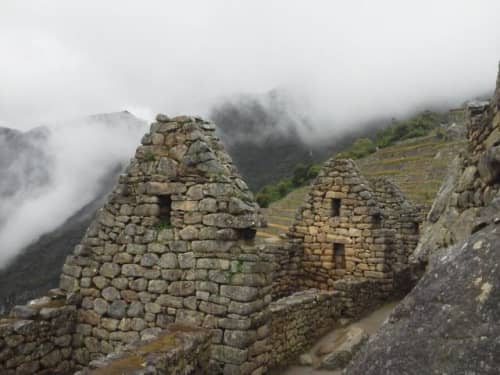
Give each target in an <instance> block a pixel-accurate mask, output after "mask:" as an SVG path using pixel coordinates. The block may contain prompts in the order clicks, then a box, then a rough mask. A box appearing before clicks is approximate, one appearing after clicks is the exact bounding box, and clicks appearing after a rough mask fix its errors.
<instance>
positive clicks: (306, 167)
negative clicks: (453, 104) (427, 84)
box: [256, 111, 447, 207]
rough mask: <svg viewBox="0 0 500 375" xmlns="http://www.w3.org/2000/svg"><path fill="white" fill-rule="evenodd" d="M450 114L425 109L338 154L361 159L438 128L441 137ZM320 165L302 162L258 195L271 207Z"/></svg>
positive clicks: (307, 181) (303, 181)
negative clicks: (442, 124) (443, 125)
mask: <svg viewBox="0 0 500 375" xmlns="http://www.w3.org/2000/svg"><path fill="white" fill-rule="evenodd" d="M446 121H447V118H446V114H443V113H437V112H432V111H424V112H421V113H419V114H417V115H415V116H413V117H411V118H409V119H407V120H403V121H397V120H393V121H392V123H391V124H390V125H389V126H387V127H385V128H383V129H381V130H379V131H378V132H376V133H374V135H373V136H371V138H368V137H362V138H357V139H355V140H354V141H353V142H352V144H351V145H350V146H349V147H347V148H346V149H344V150H343V151H341V152H339V153H337V154H336V156H335V157H336V158H349V159H361V158H364V157H366V156H368V155H370V154H373V153H374V152H375V151H377V149H378V148H385V147H388V146H391V145H393V144H395V143H397V142H400V141H403V140H406V139H411V138H416V137H422V136H426V135H429V134H431V132H434V133H435V134H436V136H437V137H438V138H440V136H441V135H442V134H441V129H440V124H441V123H443V122H446ZM319 169H320V165H319V164H298V165H297V166H296V167H295V169H294V170H293V174H292V176H290V177H285V178H281V179H279V180H277V181H276V182H274V183H272V184H268V185H265V186H264V187H263V188H262V189H260V190H259V192H258V193H257V195H256V199H257V202H258V203H259V205H260V206H261V207H268V206H269V204H271V203H272V202H275V201H278V200H280V199H282V198H283V197H284V196H285V195H287V194H288V193H289V192H291V191H292V190H295V189H296V188H298V187H301V186H304V185H307V184H308V183H309V182H310V181H311V180H312V179H313V178H314V177H316V175H317V174H318V172H319Z"/></svg>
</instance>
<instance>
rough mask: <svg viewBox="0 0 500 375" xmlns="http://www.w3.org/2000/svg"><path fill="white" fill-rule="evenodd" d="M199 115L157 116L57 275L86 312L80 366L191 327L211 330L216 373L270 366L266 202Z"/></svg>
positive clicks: (78, 348)
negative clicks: (259, 241)
mask: <svg viewBox="0 0 500 375" xmlns="http://www.w3.org/2000/svg"><path fill="white" fill-rule="evenodd" d="M214 130H215V126H214V125H213V124H211V123H209V122H206V121H203V120H201V119H198V118H196V119H195V118H191V117H186V116H182V117H176V118H173V119H169V118H168V117H166V116H163V115H159V116H158V117H157V122H156V123H153V124H152V126H151V131H150V133H148V134H146V135H145V136H144V137H143V139H142V145H141V146H140V147H138V149H137V151H136V155H135V158H134V159H132V161H131V163H130V165H129V167H128V168H127V170H126V173H125V174H124V175H122V176H121V177H120V181H119V184H118V185H117V187H116V188H115V190H114V191H113V193H112V194H111V195H110V197H109V199H108V202H107V203H106V205H105V206H104V208H103V209H101V210H100V212H99V213H98V216H97V219H96V220H95V222H94V223H92V225H91V226H90V228H89V229H88V231H87V233H86V235H85V237H84V238H83V240H82V242H81V244H80V245H78V246H77V248H76V250H75V253H74V255H73V256H70V257H68V259H67V261H66V264H65V265H64V268H63V274H62V276H61V283H60V286H61V289H63V290H64V291H66V292H68V293H72V295H73V297H72V300H73V301H74V303H75V304H77V305H78V306H79V309H78V324H77V327H76V330H77V337H76V338H77V341H78V343H77V345H76V349H75V351H74V357H75V360H76V362H77V363H79V364H81V365H86V364H88V362H89V360H91V359H92V358H98V357H100V356H102V355H103V354H108V353H111V352H113V351H116V350H119V349H121V348H122V347H123V346H124V345H125V344H128V343H131V342H133V341H135V340H137V339H139V338H147V337H149V336H151V335H154V334H157V333H158V332H160V331H161V330H162V329H163V328H165V327H167V325H168V324H170V323H174V322H177V323H178V322H187V323H190V324H193V325H198V326H202V327H204V328H207V329H209V330H210V332H211V334H212V344H213V345H212V347H211V360H212V361H211V362H212V366H213V372H214V373H223V372H224V373H235V374H236V373H238V374H239V373H242V374H243V373H248V372H251V371H252V370H254V369H257V368H259V367H260V366H261V365H262V364H263V363H264V362H265V359H264V358H262V355H261V352H262V351H259V350H252V348H253V345H254V344H255V343H256V345H257V346H258V345H260V346H262V343H260V342H259V341H261V340H263V339H264V338H265V330H262V333H261V331H259V327H261V326H264V325H265V324H266V321H265V319H262V316H261V315H262V314H261V313H260V312H261V310H262V309H264V308H265V306H266V305H267V304H268V303H269V302H270V286H269V285H270V283H271V280H270V279H269V276H268V275H269V271H270V265H269V264H267V263H266V264H264V263H262V262H261V258H260V256H259V253H258V252H257V250H256V248H255V247H254V246H253V238H254V236H255V232H256V228H257V227H258V226H259V223H260V220H261V217H260V215H259V212H258V205H257V204H256V203H255V201H254V198H253V195H252V193H251V192H250V191H249V189H248V187H247V185H246V184H245V182H244V181H243V180H242V179H241V178H240V176H239V175H238V173H237V172H236V170H235V168H234V166H233V164H232V162H231V158H230V157H229V156H228V155H227V154H226V153H225V152H224V150H223V147H222V145H221V143H220V142H219V141H218V139H217V137H216V136H215V134H214Z"/></svg>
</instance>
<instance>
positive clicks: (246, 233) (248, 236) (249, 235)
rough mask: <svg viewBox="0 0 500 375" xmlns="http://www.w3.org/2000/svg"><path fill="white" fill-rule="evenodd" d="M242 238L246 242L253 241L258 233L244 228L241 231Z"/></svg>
mask: <svg viewBox="0 0 500 375" xmlns="http://www.w3.org/2000/svg"><path fill="white" fill-rule="evenodd" d="M239 234H240V238H242V239H244V240H253V239H254V238H255V235H256V234H257V231H256V230H255V229H253V228H243V229H240V230H239Z"/></svg>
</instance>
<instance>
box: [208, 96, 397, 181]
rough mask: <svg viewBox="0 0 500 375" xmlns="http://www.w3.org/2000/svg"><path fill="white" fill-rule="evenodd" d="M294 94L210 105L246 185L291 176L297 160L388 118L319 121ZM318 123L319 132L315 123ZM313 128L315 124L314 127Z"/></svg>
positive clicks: (317, 157) (323, 154) (319, 157)
mask: <svg viewBox="0 0 500 375" xmlns="http://www.w3.org/2000/svg"><path fill="white" fill-rule="evenodd" d="M300 108H302V106H301V105H300V103H297V100H295V99H294V98H292V97H291V96H290V95H288V94H287V93H285V92H283V91H280V90H272V91H270V92H269V93H267V94H264V95H240V96H237V97H235V98H232V99H228V100H225V101H222V102H220V103H219V104H218V105H216V106H214V108H213V109H212V111H211V114H210V118H211V119H212V120H213V121H214V122H215V123H216V124H217V126H218V130H219V132H220V136H221V139H222V141H223V143H224V145H225V146H226V148H227V150H228V152H229V154H230V155H231V157H232V158H233V160H234V162H235V164H236V165H237V166H238V168H239V171H240V173H241V174H242V175H243V176H244V177H245V178H246V180H247V182H248V184H249V186H250V187H251V188H252V189H253V190H254V191H257V190H259V189H260V188H261V187H262V186H264V185H266V184H269V183H271V182H273V181H276V180H278V179H280V178H282V177H285V176H290V175H291V174H292V171H293V168H294V167H295V166H296V165H297V164H299V163H302V164H308V163H318V162H322V161H324V160H326V159H327V158H328V157H330V156H331V155H332V154H334V153H336V152H338V151H340V150H342V149H344V148H346V147H347V146H349V145H350V144H351V143H352V141H353V140H354V139H356V138H358V137H360V136H363V137H366V136H371V135H373V134H374V133H375V132H376V131H377V129H380V128H381V127H382V126H383V125H385V124H388V123H389V122H390V119H388V118H380V119H375V120H373V121H370V122H368V123H364V124H360V125H359V126H357V127H355V129H352V130H342V131H341V130H339V129H340V128H341V127H336V126H335V124H318V123H316V122H315V121H313V120H311V119H310V118H309V117H308V116H307V114H305V111H304V112H302V113H301V112H299V111H298V109H300ZM318 128H321V129H323V131H322V133H321V136H320V137H318V136H317V135H316V134H315V129H318ZM316 131H317V130H316Z"/></svg>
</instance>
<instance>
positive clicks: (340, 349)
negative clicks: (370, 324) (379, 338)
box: [317, 326, 369, 370]
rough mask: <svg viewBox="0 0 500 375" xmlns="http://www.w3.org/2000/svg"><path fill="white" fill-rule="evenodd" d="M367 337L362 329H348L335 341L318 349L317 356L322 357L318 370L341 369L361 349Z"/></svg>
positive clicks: (354, 327)
mask: <svg viewBox="0 0 500 375" xmlns="http://www.w3.org/2000/svg"><path fill="white" fill-rule="evenodd" d="M368 337H369V336H368V334H367V333H366V332H365V331H364V330H363V329H362V328H360V327H356V326H353V327H350V328H349V329H347V330H346V332H345V333H344V334H343V335H342V336H341V337H339V338H338V339H337V340H335V341H333V342H330V343H326V344H325V345H323V346H322V347H320V348H318V353H317V354H318V355H323V357H322V358H321V364H320V368H323V369H327V370H339V369H343V368H344V367H345V366H347V364H348V363H349V361H350V360H351V359H352V357H353V356H354V354H356V352H357V351H358V350H359V349H361V347H362V346H363V344H364V343H365V342H366V341H367V340H368Z"/></svg>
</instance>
